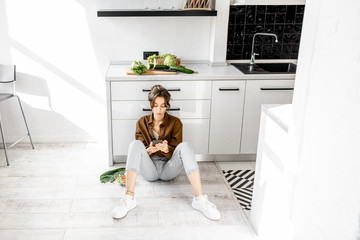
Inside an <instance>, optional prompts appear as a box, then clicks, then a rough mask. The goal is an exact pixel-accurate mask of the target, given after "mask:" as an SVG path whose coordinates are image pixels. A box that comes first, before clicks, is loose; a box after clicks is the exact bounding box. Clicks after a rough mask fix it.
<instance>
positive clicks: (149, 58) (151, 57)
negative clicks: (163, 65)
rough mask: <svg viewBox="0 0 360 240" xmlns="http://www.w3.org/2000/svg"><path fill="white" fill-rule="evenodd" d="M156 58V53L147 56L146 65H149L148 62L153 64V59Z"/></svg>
mask: <svg viewBox="0 0 360 240" xmlns="http://www.w3.org/2000/svg"><path fill="white" fill-rule="evenodd" d="M157 58H159V56H158V55H156V54H154V55H151V56H149V57H148V58H147V63H148V65H149V66H150V64H154V59H157Z"/></svg>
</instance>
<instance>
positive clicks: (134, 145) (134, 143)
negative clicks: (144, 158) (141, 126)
mask: <svg viewBox="0 0 360 240" xmlns="http://www.w3.org/2000/svg"><path fill="white" fill-rule="evenodd" d="M142 147H145V146H144V144H143V143H142V142H141V141H140V140H133V141H132V142H131V143H130V145H129V151H130V150H131V149H138V148H142Z"/></svg>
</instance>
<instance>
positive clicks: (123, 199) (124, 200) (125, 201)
mask: <svg viewBox="0 0 360 240" xmlns="http://www.w3.org/2000/svg"><path fill="white" fill-rule="evenodd" d="M128 201H129V199H127V198H125V196H124V197H122V198H120V200H119V203H118V206H119V207H122V206H127V204H128Z"/></svg>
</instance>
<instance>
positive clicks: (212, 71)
mask: <svg viewBox="0 0 360 240" xmlns="http://www.w3.org/2000/svg"><path fill="white" fill-rule="evenodd" d="M184 65H185V66H186V68H189V69H192V70H195V71H198V73H194V74H186V73H180V72H178V73H177V74H176V75H126V70H127V68H129V67H130V64H110V65H109V69H108V71H107V73H106V76H105V80H106V81H129V80H130V81H144V80H156V81H169V80H181V81H187V80H189V81H194V80H248V79H258V80H267V79H268V80H274V79H277V80H280V79H290V80H294V79H295V74H243V73H242V72H241V71H239V70H238V69H237V68H235V67H234V66H232V65H229V66H221V67H211V66H209V65H208V64H206V63H196V64H194V63H188V64H184Z"/></svg>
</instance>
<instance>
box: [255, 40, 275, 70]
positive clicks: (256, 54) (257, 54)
mask: <svg viewBox="0 0 360 240" xmlns="http://www.w3.org/2000/svg"><path fill="white" fill-rule="evenodd" d="M257 35H263V36H273V37H275V42H278V38H277V35H276V34H275V33H255V34H254V36H253V41H252V46H251V59H250V65H254V63H255V55H259V54H257V53H254V45H255V36H257Z"/></svg>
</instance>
